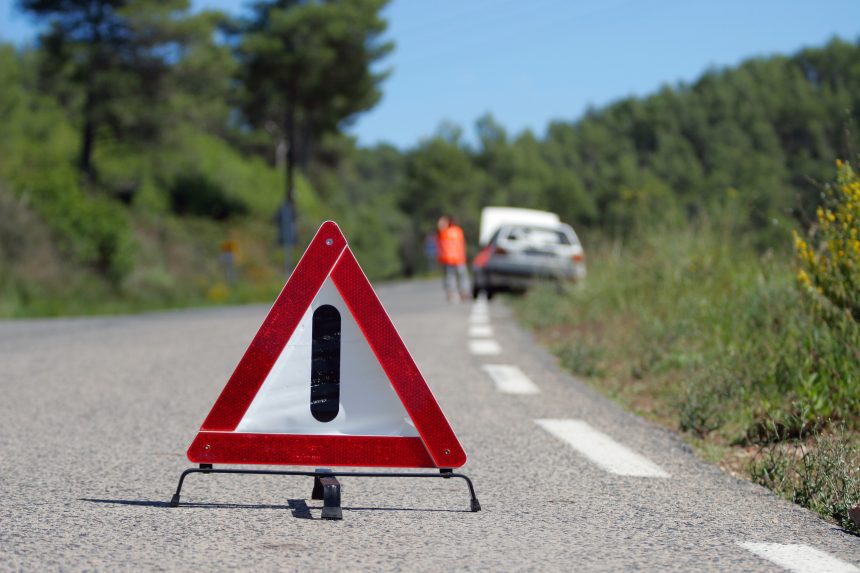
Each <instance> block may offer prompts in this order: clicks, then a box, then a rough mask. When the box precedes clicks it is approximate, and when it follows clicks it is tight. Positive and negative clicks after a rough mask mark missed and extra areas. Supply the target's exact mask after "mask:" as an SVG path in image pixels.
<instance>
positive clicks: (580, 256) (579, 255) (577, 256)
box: [573, 253, 585, 263]
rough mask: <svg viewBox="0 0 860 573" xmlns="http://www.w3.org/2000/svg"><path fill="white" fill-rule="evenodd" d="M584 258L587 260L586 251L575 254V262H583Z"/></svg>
mask: <svg viewBox="0 0 860 573" xmlns="http://www.w3.org/2000/svg"><path fill="white" fill-rule="evenodd" d="M584 260H585V253H576V254H575V255H573V262H575V263H581V262H582V261H584Z"/></svg>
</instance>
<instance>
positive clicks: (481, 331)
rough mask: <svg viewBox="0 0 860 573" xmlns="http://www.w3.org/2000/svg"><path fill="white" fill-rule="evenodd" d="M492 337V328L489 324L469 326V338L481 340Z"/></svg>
mask: <svg viewBox="0 0 860 573" xmlns="http://www.w3.org/2000/svg"><path fill="white" fill-rule="evenodd" d="M492 335H493V327H492V326H490V325H489V324H473V325H471V326H469V336H472V337H477V338H482V337H489V336H492Z"/></svg>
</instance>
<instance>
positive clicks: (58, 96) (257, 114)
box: [0, 0, 860, 284]
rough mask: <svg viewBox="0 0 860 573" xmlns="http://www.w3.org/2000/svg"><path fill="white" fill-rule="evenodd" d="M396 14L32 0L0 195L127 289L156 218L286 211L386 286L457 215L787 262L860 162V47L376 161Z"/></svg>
mask: <svg viewBox="0 0 860 573" xmlns="http://www.w3.org/2000/svg"><path fill="white" fill-rule="evenodd" d="M385 3H386V2H385V0H327V1H322V2H303V1H301V0H270V1H265V2H258V3H257V4H256V5H255V8H254V10H253V11H252V13H251V15H250V16H249V17H248V18H247V19H246V20H242V21H239V20H235V19H231V18H229V17H228V16H226V15H224V14H220V13H217V12H198V13H192V12H191V11H190V9H189V3H188V1H187V0H171V1H170V2H156V1H154V0H95V1H93V0H86V1H85V0H21V2H20V4H19V5H20V7H21V8H22V9H24V10H26V11H27V12H28V13H30V14H31V15H33V16H34V17H35V18H38V19H40V20H42V21H43V22H45V23H46V24H47V27H46V28H45V30H46V31H45V32H44V34H43V35H42V36H41V38H40V40H39V42H38V44H37V46H36V47H35V48H32V49H19V50H14V49H13V48H12V47H10V46H5V47H0V86H2V87H0V123H2V124H3V125H4V130H3V132H2V134H0V193H6V194H10V193H11V194H12V195H14V196H18V197H26V198H27V201H28V202H29V204H30V205H31V206H32V207H33V208H34V209H35V211H36V212H37V213H38V214H39V216H40V217H41V218H42V219H43V220H44V221H45V222H46V223H47V225H48V226H49V227H50V228H51V229H52V230H53V231H52V232H53V233H54V234H55V236H56V237H58V240H59V242H60V243H62V245H63V247H62V248H63V249H65V251H66V252H67V253H69V254H70V256H72V258H74V259H75V260H78V261H80V262H82V263H85V264H88V265H91V266H92V267H93V268H94V269H96V270H98V272H101V273H104V274H105V276H109V277H111V279H112V280H113V281H115V282H116V283H117V284H119V283H121V282H122V281H123V279H124V277H125V276H127V274H128V273H129V271H130V269H131V268H133V267H134V266H135V265H136V264H138V262H139V261H138V260H137V259H136V255H135V249H134V243H135V241H136V239H135V232H136V231H135V227H136V225H135V222H136V221H137V220H138V219H139V218H140V217H142V216H151V215H157V216H160V217H168V218H170V217H173V218H175V220H176V221H180V222H181V221H183V220H186V219H187V218H189V217H191V218H195V219H201V218H203V219H210V220H214V221H225V220H226V221H227V222H228V223H227V224H228V225H229V224H230V223H229V222H230V221H237V220H254V221H257V225H258V226H259V228H260V229H262V228H263V227H264V226H265V227H266V228H270V227H271V226H272V221H273V215H274V213H275V212H276V211H277V210H278V207H279V205H280V203H281V202H282V201H283V200H284V198H285V197H286V198H288V199H289V200H290V201H294V202H296V203H297V209H296V210H297V213H298V218H299V230H300V237H299V243H303V242H304V241H306V240H307V238H308V236H307V235H308V234H309V233H310V231H311V230H312V229H313V228H315V227H316V225H318V224H319V221H320V219H321V218H323V217H333V218H335V219H337V220H338V221H339V222H341V223H342V224H343V226H344V227H346V230H347V232H348V234H349V236H350V237H351V239H352V242H353V245H354V246H355V248H356V249H357V250H359V251H360V252H361V253H360V256H361V259H362V262H363V264H365V266H367V267H368V271H369V273H370V274H371V275H373V276H376V277H393V276H398V275H402V274H410V273H413V272H418V271H420V270H422V269H423V268H425V266H426V261H425V260H424V257H423V241H424V237H425V235H426V234H427V233H428V232H430V231H431V230H432V226H433V221H434V220H435V218H436V217H437V216H438V215H439V214H441V213H443V212H450V213H454V214H455V215H457V216H459V217H460V219H461V220H462V221H463V223H464V224H465V228H466V231H467V236H469V237H472V238H474V237H476V236H477V221H478V217H479V214H480V209H481V207H483V206H486V205H515V206H523V207H533V208H539V209H549V210H553V211H556V212H558V213H559V214H560V215H561V216H562V217H563V218H564V219H565V220H567V221H569V222H571V223H572V224H573V225H574V226H575V227H576V228H577V229H579V230H580V231H584V232H585V234H589V233H592V232H597V233H602V234H609V235H612V236H618V237H630V236H635V233H636V232H637V231H638V230H639V229H640V228H641V227H642V226H652V225H683V224H688V223H691V222H692V223H695V222H697V221H699V220H701V219H703V218H721V219H723V220H726V221H729V222H731V224H732V225H733V228H734V229H735V230H736V231H737V232H738V233H739V234H740V233H743V234H745V235H747V236H749V237H752V238H754V240H755V241H756V242H757V243H758V244H760V245H761V246H764V247H767V246H770V245H772V244H774V242H775V241H777V240H779V241H781V240H782V238H783V237H784V236H785V235H786V232H787V231H788V230H789V229H790V228H791V227H792V226H793V225H795V224H798V223H799V224H806V223H807V222H808V221H811V220H812V219H813V217H812V215H811V214H812V213H813V210H814V206H815V205H816V204H817V203H818V200H819V194H820V185H819V184H820V182H824V181H827V180H829V179H830V177H831V173H832V165H833V160H834V159H836V158H838V157H842V158H849V159H851V158H854V157H856V156H857V150H858V148H860V145H858V143H860V136H858V131H857V128H856V124H857V119H858V117H860V43H856V42H855V43H852V42H846V41H841V40H833V41H832V42H830V43H829V44H828V45H827V46H825V47H823V48H817V49H806V50H803V51H801V52H799V53H797V54H795V55H793V56H791V57H782V56H779V57H772V58H760V59H753V60H749V61H747V62H745V63H743V64H742V65H740V66H738V67H735V68H731V69H715V70H711V71H708V72H707V73H705V74H704V75H703V76H702V77H701V78H699V79H698V80H696V81H695V82H693V83H690V84H680V85H675V86H666V87H664V88H663V89H661V90H660V91H659V92H657V93H655V94H653V95H651V96H649V97H645V98H626V99H622V100H619V101H617V102H615V103H613V104H610V105H608V106H605V107H602V108H599V109H590V110H589V111H587V112H586V113H585V114H584V116H582V117H581V118H579V119H576V120H570V121H561V120H559V121H553V122H551V123H550V124H549V125H548V127H547V129H546V131H545V132H544V133H543V134H535V133H532V132H530V131H526V132H522V133H518V134H510V133H508V132H507V131H506V130H505V129H504V127H503V126H502V125H501V124H500V123H499V122H497V121H496V120H495V119H494V118H493V117H491V116H485V117H482V118H479V119H478V120H477V122H476V124H475V126H474V137H473V138H467V137H464V135H463V133H462V131H461V129H460V127H458V126H453V125H448V124H445V125H442V126H440V128H439V130H438V131H437V133H435V134H433V135H432V136H430V137H427V138H425V139H423V140H421V141H419V142H417V143H416V144H415V145H414V146H413V147H411V148H409V149H405V150H402V149H397V148H395V147H392V146H388V145H379V146H376V147H372V148H362V147H360V146H358V145H357V144H356V142H355V141H354V139H352V138H350V137H349V136H347V135H345V134H344V129H345V127H346V126H348V125H349V123H350V122H351V121H353V120H354V119H355V118H356V117H357V116H358V115H359V114H360V113H361V112H363V111H366V110H368V109H371V108H372V107H373V106H374V105H375V104H376V103H377V102H378V100H379V98H380V94H381V89H382V87H384V83H383V82H384V79H385V77H386V72H384V71H383V72H380V71H379V70H380V67H379V65H378V64H379V63H380V62H381V63H384V61H385V60H384V56H385V55H386V54H387V53H389V52H390V51H391V50H392V49H393V46H392V45H391V43H390V42H387V41H385V39H384V31H385V27H386V23H385V21H384V19H383V18H382V16H381V10H382V8H383V7H384V5H385ZM571 72H572V71H571ZM559 73H565V71H564V70H561V71H560V72H559ZM285 174H286V175H285ZM296 174H298V176H296ZM294 181H295V182H294ZM219 224H222V225H223V224H224V223H219ZM261 236H266V237H268V239H267V240H271V237H270V235H269V234H262V233H261Z"/></svg>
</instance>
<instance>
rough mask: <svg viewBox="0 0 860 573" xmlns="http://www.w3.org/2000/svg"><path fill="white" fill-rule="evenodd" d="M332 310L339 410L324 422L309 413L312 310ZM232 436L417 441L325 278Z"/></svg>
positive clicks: (403, 410)
mask: <svg viewBox="0 0 860 573" xmlns="http://www.w3.org/2000/svg"><path fill="white" fill-rule="evenodd" d="M323 305H332V306H334V307H335V308H336V309H337V310H338V311H339V312H340V316H341V353H340V407H339V410H338V414H337V416H336V417H335V418H334V419H333V420H331V421H330V422H320V421H319V420H317V419H316V418H314V416H313V415H312V414H311V408H310V402H311V353H312V320H313V313H314V311H315V310H316V309H317V308H319V307H320V306H323ZM235 431H236V432H240V433H254V434H307V435H342V436H343V435H345V436H405V437H414V436H418V432H417V430H416V429H415V425H414V424H413V422H412V420H411V418H410V417H409V414H408V413H407V412H406V408H404V407H403V404H402V403H401V402H400V398H399V397H398V396H397V393H396V392H395V391H394V388H393V387H392V386H391V382H389V380H388V377H387V376H386V375H385V372H384V371H383V370H382V366H381V365H380V364H379V361H378V360H377V358H376V355H375V354H374V353H373V350H371V348H370V345H369V344H368V343H367V340H366V339H365V337H364V334H363V333H362V332H361V329H360V328H359V326H358V323H356V321H355V317H353V315H352V313H351V312H350V311H349V307H348V306H347V305H346V303H345V302H344V300H343V298H342V297H341V295H340V292H339V291H338V290H337V287H336V286H335V285H334V283H333V282H332V280H331V277H328V278H326V280H325V282H323V285H322V287H320V290H319V292H318V293H317V295H316V297H315V298H314V300H313V302H311V305H310V308H308V310H307V311H306V312H305V314H304V316H302V319H301V322H299V324H298V326H296V330H295V332H293V335H292V336H291V337H290V340H289V341H288V342H287V344H286V346H285V347H284V349H283V351H282V352H281V355H280V356H279V357H278V359H277V361H276V362H275V365H274V366H273V367H272V369H271V371H270V372H269V374H268V376H266V379H265V380H264V381H263V384H262V386H261V387H260V390H259V391H258V392H257V395H256V396H255V397H254V400H253V401H252V402H251V405H250V406H249V407H248V410H247V411H246V412H245V415H244V417H243V418H242V421H241V422H239V425H238V426H237V427H236V430H235Z"/></svg>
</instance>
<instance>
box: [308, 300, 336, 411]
mask: <svg viewBox="0 0 860 573" xmlns="http://www.w3.org/2000/svg"><path fill="white" fill-rule="evenodd" d="M312 337H313V345H312V348H311V414H312V415H313V417H314V418H316V419H317V420H319V421H320V422H331V421H332V420H334V419H335V418H336V417H337V413H338V411H339V410H340V312H338V310H337V309H336V308H335V307H333V306H331V305H330V304H326V305H323V306H321V307H319V308H317V309H316V310H315V311H314V317H313V330H312Z"/></svg>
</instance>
